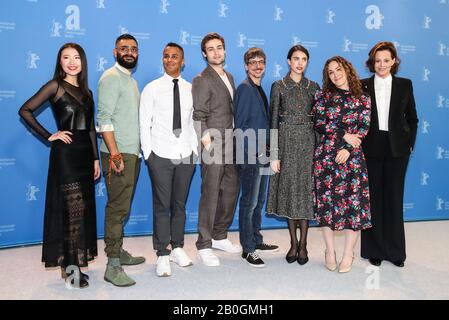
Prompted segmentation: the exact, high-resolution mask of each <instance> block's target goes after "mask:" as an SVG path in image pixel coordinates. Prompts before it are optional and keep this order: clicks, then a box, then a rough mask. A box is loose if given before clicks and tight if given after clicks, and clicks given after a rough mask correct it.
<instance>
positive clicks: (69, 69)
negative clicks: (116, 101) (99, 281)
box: [19, 43, 100, 288]
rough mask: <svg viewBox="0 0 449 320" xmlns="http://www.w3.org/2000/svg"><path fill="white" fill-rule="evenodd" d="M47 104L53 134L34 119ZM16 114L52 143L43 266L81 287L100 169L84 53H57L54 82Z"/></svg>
mask: <svg viewBox="0 0 449 320" xmlns="http://www.w3.org/2000/svg"><path fill="white" fill-rule="evenodd" d="M47 101H49V102H50V104H51V107H52V111H53V114H54V117H55V120H56V124H57V128H58V131H57V132H56V133H54V134H51V133H49V132H48V131H47V130H46V129H45V128H44V127H43V126H42V125H41V124H40V123H39V122H38V121H37V120H36V118H35V116H34V115H33V112H34V111H35V110H37V109H38V108H40V107H41V106H42V105H43V104H44V103H45V102H47ZM19 115H20V116H21V117H22V119H23V120H24V121H25V122H26V123H27V124H28V125H29V126H30V127H31V129H33V130H34V131H35V132H36V133H37V134H38V135H39V136H41V137H42V138H44V139H45V140H48V141H50V142H51V151H50V163H49V169H48V178H47V191H46V199H45V218H44V236H43V248H42V262H45V267H56V266H60V267H61V273H62V277H63V278H67V276H69V275H68V274H67V273H66V271H68V272H70V271H71V272H73V271H74V273H73V275H72V276H70V279H71V282H72V284H75V281H76V282H77V284H78V283H79V287H81V288H85V287H87V286H88V285H89V284H88V282H87V280H88V279H89V277H88V276H87V275H85V274H84V273H82V272H81V271H80V269H79V267H86V266H87V265H88V261H90V260H93V259H94V257H95V256H96V255H97V227H96V211H95V188H94V180H96V179H97V178H99V176H100V165H99V161H98V151H97V140H96V132H95V126H94V122H93V115H94V102H93V97H92V92H91V91H90V90H89V88H88V82H87V61H86V54H85V53H84V50H83V49H82V48H81V47H80V46H79V45H78V44H76V43H66V44H65V45H63V46H62V47H61V49H59V52H58V57H57V60H56V67H55V73H54V76H53V80H51V81H49V82H48V83H46V84H45V85H44V86H42V88H40V90H39V91H38V92H37V93H36V94H35V95H34V96H32V97H31V98H30V99H29V100H28V101H27V102H25V104H24V105H23V106H22V107H21V108H20V110H19ZM68 267H69V268H68Z"/></svg>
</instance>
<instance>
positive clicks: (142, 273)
mask: <svg viewBox="0 0 449 320" xmlns="http://www.w3.org/2000/svg"><path fill="white" fill-rule="evenodd" d="M448 230H449V221H435V222H414V223H406V235H407V253H408V259H407V261H406V266H405V268H397V267H395V266H393V265H392V264H390V263H389V262H383V264H382V266H381V267H380V268H376V267H372V266H371V265H370V264H369V263H368V262H367V261H366V260H364V259H361V258H360V254H359V249H358V248H359V245H357V251H356V259H355V261H354V267H353V270H352V271H351V272H350V273H347V274H338V273H337V272H330V271H327V269H325V267H324V265H323V260H324V245H323V241H322V235H321V231H320V230H319V229H318V228H311V229H310V231H309V240H308V242H309V247H308V249H309V257H310V262H309V263H308V264H306V265H305V266H300V265H298V264H297V263H294V264H287V263H286V262H285V259H284V255H285V253H286V251H287V249H288V247H289V237H288V231H287V230H286V229H281V230H267V231H263V234H264V239H265V241H266V242H268V243H276V244H279V245H280V248H281V250H280V251H279V252H277V253H271V254H264V255H263V256H262V257H263V259H264V260H265V263H266V267H265V268H261V269H256V268H253V267H251V266H249V265H248V264H246V262H245V261H244V260H243V259H241V258H240V257H239V256H238V255H232V254H228V253H224V252H219V253H218V255H219V257H220V258H221V266H220V267H205V266H203V265H201V264H200V263H199V260H198V257H197V255H196V254H197V253H196V249H195V245H194V243H195V240H196V235H195V234H193V235H187V236H186V246H185V249H186V250H187V252H188V253H189V254H190V256H191V257H192V259H193V261H194V265H193V266H191V267H188V268H179V267H178V266H176V265H172V276H171V277H168V278H158V277H157V276H156V274H155V270H156V266H155V263H156V256H155V254H154V252H153V250H152V244H151V237H134V238H126V239H125V245H124V247H125V249H127V250H129V251H131V252H132V253H133V254H139V255H144V256H145V257H146V258H147V262H146V263H145V264H143V265H139V266H132V267H131V266H130V267H125V269H126V271H127V273H128V274H129V275H130V276H131V277H133V278H134V279H135V280H136V281H137V284H136V285H135V286H133V287H129V288H117V287H114V286H113V285H111V284H109V283H106V282H104V281H103V272H104V266H105V261H106V258H105V256H104V254H103V241H102V240H100V241H99V242H98V246H99V252H100V256H99V257H98V258H97V259H96V260H95V261H94V262H93V263H92V264H90V266H89V269H88V270H87V272H88V274H89V275H90V277H91V281H90V286H89V288H87V289H82V290H80V289H67V288H66V286H65V285H64V282H63V280H62V279H60V278H59V276H60V272H59V270H57V269H53V270H45V268H44V267H43V265H42V264H41V263H40V258H41V246H32V247H25V248H15V249H4V250H0V283H1V290H0V299H88V300H91V299H164V300H166V299H167V300H168V299H180V300H183V299H194V300H196V299H206V300H208V299H213V300H215V299H225V300H226V299H237V300H240V299H241V300H246V299H253V300H254V299H256V300H258V299H273V300H277V299H369V300H375V299H449V255H448V248H447V246H448V244H449V232H448ZM229 237H230V239H231V240H233V241H238V233H236V232H233V233H230V235H229ZM336 241H337V248H340V251H339V252H337V256H338V257H340V256H341V254H342V252H341V248H342V247H343V236H342V234H340V235H337V236H336Z"/></svg>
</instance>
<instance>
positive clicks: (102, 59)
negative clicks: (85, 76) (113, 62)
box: [97, 55, 108, 72]
mask: <svg viewBox="0 0 449 320" xmlns="http://www.w3.org/2000/svg"><path fill="white" fill-rule="evenodd" d="M107 63H108V60H106V58H105V57H102V56H100V55H97V71H98V72H102V71H104V66H105V65H106V64H107Z"/></svg>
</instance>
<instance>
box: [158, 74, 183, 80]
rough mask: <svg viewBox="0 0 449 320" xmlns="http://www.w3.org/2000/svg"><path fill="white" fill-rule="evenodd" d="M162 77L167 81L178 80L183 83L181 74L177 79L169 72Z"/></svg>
mask: <svg viewBox="0 0 449 320" xmlns="http://www.w3.org/2000/svg"><path fill="white" fill-rule="evenodd" d="M162 77H163V78H166V79H167V80H170V81H172V80H173V79H178V80H179V81H181V79H182V77H181V74H179V76H178V77H177V78H173V77H172V76H171V75H169V74H168V73H167V72H164V75H163V76H162Z"/></svg>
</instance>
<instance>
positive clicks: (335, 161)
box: [313, 56, 371, 273]
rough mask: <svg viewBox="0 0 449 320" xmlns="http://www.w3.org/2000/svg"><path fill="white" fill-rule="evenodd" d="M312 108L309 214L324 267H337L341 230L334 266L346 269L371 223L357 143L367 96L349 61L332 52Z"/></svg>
mask: <svg viewBox="0 0 449 320" xmlns="http://www.w3.org/2000/svg"><path fill="white" fill-rule="evenodd" d="M316 101H317V102H316V104H315V106H314V108H313V114H314V117H315V119H314V122H315V129H316V130H317V131H318V133H320V134H321V135H322V136H321V139H320V142H319V143H318V146H317V148H316V149H315V155H314V165H313V175H314V178H315V190H314V201H315V216H316V219H317V222H318V223H319V225H320V226H321V227H322V230H323V235H324V241H325V243H326V253H325V262H326V267H327V268H328V269H329V270H331V271H334V270H335V269H337V259H336V253H335V249H334V231H340V230H344V232H345V248H344V252H343V257H342V260H341V263H340V266H339V272H341V273H343V272H348V271H350V270H351V267H352V262H353V256H354V253H353V252H354V246H355V244H356V242H357V238H358V236H359V233H360V232H359V231H360V230H363V229H367V228H370V227H371V216H370V206H369V188H368V174H367V169H366V163H365V158H364V156H363V152H362V150H361V148H360V144H361V140H362V139H363V138H364V137H365V136H366V134H367V133H368V129H369V124H370V113H371V112H370V98H369V97H368V96H366V95H363V94H362V86H361V83H360V80H359V78H358V76H357V73H356V71H355V69H354V67H353V66H352V64H351V63H350V62H349V61H347V60H345V59H344V58H342V57H339V56H336V57H332V58H330V59H329V60H327V61H326V63H325V65H324V69H323V89H322V91H321V92H320V93H318V94H317V97H316Z"/></svg>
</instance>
